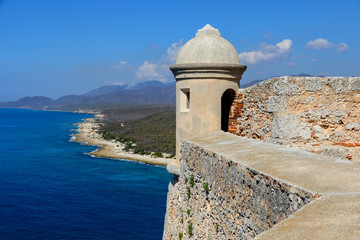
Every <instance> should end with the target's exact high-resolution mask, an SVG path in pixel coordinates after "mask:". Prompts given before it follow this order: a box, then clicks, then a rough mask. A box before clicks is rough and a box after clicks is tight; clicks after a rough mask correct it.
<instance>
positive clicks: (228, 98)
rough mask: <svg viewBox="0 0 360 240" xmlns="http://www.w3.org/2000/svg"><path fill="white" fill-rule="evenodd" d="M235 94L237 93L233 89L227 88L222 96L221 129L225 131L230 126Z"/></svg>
mask: <svg viewBox="0 0 360 240" xmlns="http://www.w3.org/2000/svg"><path fill="white" fill-rule="evenodd" d="M235 95H236V93H235V91H234V90H233V89H227V90H226V91H225V92H224V93H223V95H222V96H221V130H223V131H224V132H227V131H228V128H229V115H230V109H231V105H232V103H233V102H234V99H235Z"/></svg>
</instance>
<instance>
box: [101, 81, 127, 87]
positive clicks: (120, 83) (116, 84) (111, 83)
mask: <svg viewBox="0 0 360 240" xmlns="http://www.w3.org/2000/svg"><path fill="white" fill-rule="evenodd" d="M104 83H105V84H106V85H115V86H125V85H127V83H124V82H116V81H105V82H104Z"/></svg>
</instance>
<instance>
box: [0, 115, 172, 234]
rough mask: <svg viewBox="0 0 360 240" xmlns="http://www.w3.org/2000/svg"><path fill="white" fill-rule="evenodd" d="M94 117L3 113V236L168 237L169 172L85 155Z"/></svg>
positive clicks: (0, 159)
mask: <svg viewBox="0 0 360 240" xmlns="http://www.w3.org/2000/svg"><path fill="white" fill-rule="evenodd" d="M89 116H90V115H85V114H75V113H68V112H49V111H34V110H26V109H0V139H1V140H0V239H11V240H13V239H37V240H38V239H109V240H110V239H161V237H162V230H163V221H164V215H165V208H166V194H167V186H168V183H169V181H170V180H171V176H170V174H169V173H168V172H167V171H166V169H165V168H163V167H156V166H150V165H145V164H140V163H134V162H129V161H119V160H111V159H106V158H94V157H91V156H89V155H86V154H84V153H87V152H89V151H92V150H95V149H96V148H95V147H92V146H86V145H81V144H79V143H74V142H69V139H70V136H69V135H70V134H71V133H72V132H71V131H70V130H71V129H74V128H76V127H75V126H74V125H73V124H74V123H76V122H80V121H81V119H82V118H86V117H89Z"/></svg>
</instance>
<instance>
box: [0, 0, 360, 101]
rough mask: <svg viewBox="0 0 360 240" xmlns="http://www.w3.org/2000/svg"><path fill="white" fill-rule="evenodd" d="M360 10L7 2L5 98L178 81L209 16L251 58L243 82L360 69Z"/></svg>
mask: <svg viewBox="0 0 360 240" xmlns="http://www.w3.org/2000/svg"><path fill="white" fill-rule="evenodd" d="M359 13H360V0H346V1H329V0H328V1H320V0H319V1H317V0H312V1H306V0H302V1H297V0H294V1H286V0H282V1H280V0H272V1H267V0H263V1H260V0H253V1H249V0H248V1H240V0H237V1H226V0H223V1H219V0H217V1H212V0H207V1H202V0H191V1H188V0H182V1H144V0H141V1H140V0H132V1H120V0H106V1H104V0H102V1H100V0H32V1H29V0H0V81H1V87H0V101H8V100H16V99H18V98H20V97H23V96H47V97H51V98H54V99H56V98H57V97H60V96H63V95H66V94H81V93H84V92H86V91H88V90H91V89H94V88H96V87H100V86H103V85H109V84H120V85H121V84H132V85H133V84H136V83H138V82H142V81H147V80H161V81H164V82H169V81H173V76H172V74H171V72H170V71H169V70H168V66H169V65H170V64H172V63H173V62H174V60H175V58H176V54H177V52H178V50H179V49H180V48H181V46H182V45H183V44H184V43H185V42H187V41H188V40H190V39H191V38H193V37H194V36H195V33H196V31H197V30H198V29H199V28H202V27H203V26H205V25H206V24H207V23H209V24H211V25H212V26H213V27H215V28H217V29H219V30H220V32H221V34H222V36H223V37H224V38H226V39H227V40H229V41H230V42H231V43H232V44H233V45H234V46H235V48H236V49H237V51H238V53H239V54H240V59H241V61H242V63H243V64H246V65H247V66H248V69H247V71H246V72H245V73H244V75H243V79H242V80H241V83H245V82H249V81H253V80H257V79H267V78H269V77H271V76H277V75H291V74H299V73H310V74H313V75H317V74H324V75H328V76H360V44H359V43H360V41H359V39H360V14H359Z"/></svg>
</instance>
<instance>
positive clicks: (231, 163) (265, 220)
mask: <svg viewBox="0 0 360 240" xmlns="http://www.w3.org/2000/svg"><path fill="white" fill-rule="evenodd" d="M359 173H360V166H359V165H358V164H357V163H353V162H350V161H346V160H344V161H342V160H338V159H335V158H329V157H325V156H320V155H316V154H313V153H309V152H305V151H300V150H296V149H291V148H287V147H280V146H278V145H276V144H271V143H264V142H261V141H258V140H253V139H249V138H244V137H238V136H234V135H232V134H229V133H224V132H221V131H216V132H212V133H208V134H205V135H202V136H198V137H196V138H192V139H190V140H189V141H183V143H182V151H181V170H180V176H179V177H175V178H174V179H173V181H172V182H171V183H170V184H169V193H168V200H167V213H166V222H165V228H164V236H163V239H167V240H168V239H179V236H180V235H181V236H182V239H252V238H254V237H257V238H258V239H314V238H315V239H356V236H357V234H359V229H360V222H359V221H358V217H359V212H360V211H359V210H360V204H359V201H360V174H359ZM348 179H351V181H349V180H348ZM299 209H300V210H299ZM344 229H345V230H346V232H344V231H343V230H344ZM327 233H328V234H327ZM179 234H180V235H179Z"/></svg>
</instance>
